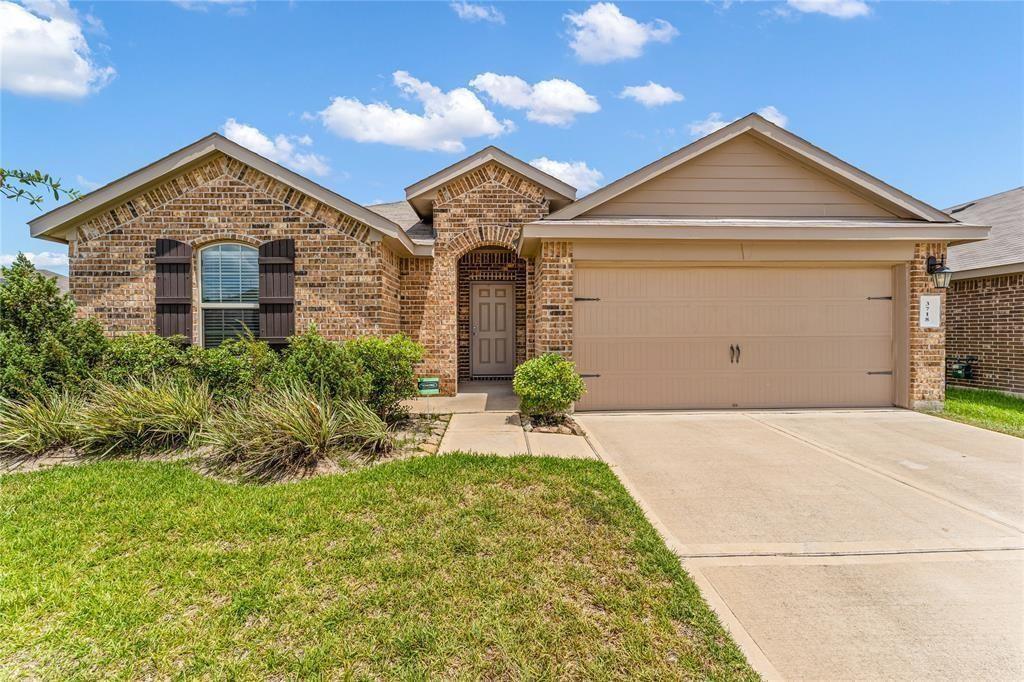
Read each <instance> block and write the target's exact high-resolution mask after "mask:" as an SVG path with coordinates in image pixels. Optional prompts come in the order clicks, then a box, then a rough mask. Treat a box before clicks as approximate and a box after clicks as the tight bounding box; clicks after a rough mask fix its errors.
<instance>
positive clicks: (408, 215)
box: [363, 201, 434, 239]
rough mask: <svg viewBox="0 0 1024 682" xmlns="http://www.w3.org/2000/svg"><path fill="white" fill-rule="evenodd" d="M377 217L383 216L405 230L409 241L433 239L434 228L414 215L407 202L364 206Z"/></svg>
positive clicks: (414, 212)
mask: <svg viewBox="0 0 1024 682" xmlns="http://www.w3.org/2000/svg"><path fill="white" fill-rule="evenodd" d="M363 208H368V209H369V210H371V211H373V212H374V213H376V214H377V215H380V216H383V217H385V218H387V219H388V220H390V221H391V222H393V223H397V224H398V226H399V227H401V228H402V229H403V230H405V233H406V234H407V235H409V238H410V239H433V238H434V226H433V225H432V224H430V223H425V222H423V221H422V220H420V217H419V216H418V215H416V211H414V210H413V208H412V206H411V205H410V204H409V202H408V201H393V202H391V203H388V204H370V205H368V206H364V207H363Z"/></svg>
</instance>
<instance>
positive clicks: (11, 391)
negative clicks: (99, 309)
mask: <svg viewBox="0 0 1024 682" xmlns="http://www.w3.org/2000/svg"><path fill="white" fill-rule="evenodd" d="M0 275H2V277H3V282H2V283H0V395H3V396H9V397H15V398H17V397H22V398H24V397H27V396H30V395H40V396H43V395H44V394H45V393H46V392H47V391H48V390H50V389H57V390H68V391H77V390H81V388H82V386H83V385H84V384H85V383H86V382H87V381H89V380H90V378H91V376H92V371H93V368H94V367H95V366H96V364H97V363H98V362H99V361H100V360H101V359H102V358H103V355H104V353H105V352H106V349H107V340H106V339H105V338H104V337H103V333H102V330H101V329H100V327H99V325H98V324H97V323H96V321H95V320H79V319H76V318H75V304H74V303H73V302H72V300H71V298H70V297H69V296H66V295H64V294H62V293H60V290H59V289H58V288H57V283H56V282H54V281H53V280H52V279H50V278H49V277H46V276H45V275H43V274H42V273H40V272H39V271H38V270H36V269H35V267H34V266H33V265H32V263H30V262H29V260H28V259H27V258H25V256H24V255H22V254H19V255H18V257H17V258H16V259H15V261H14V263H13V264H12V265H11V266H10V267H5V268H0Z"/></svg>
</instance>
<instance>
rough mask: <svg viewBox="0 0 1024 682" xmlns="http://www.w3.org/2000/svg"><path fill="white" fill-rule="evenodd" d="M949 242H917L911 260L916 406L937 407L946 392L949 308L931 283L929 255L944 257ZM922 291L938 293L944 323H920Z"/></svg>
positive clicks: (911, 394)
mask: <svg viewBox="0 0 1024 682" xmlns="http://www.w3.org/2000/svg"><path fill="white" fill-rule="evenodd" d="M945 255H946V245H945V244H944V243H941V242H936V243H931V242H922V243H919V244H916V245H915V246H914V258H913V260H911V262H910V263H909V264H908V267H907V274H908V279H909V301H908V306H907V311H908V320H907V324H908V325H909V334H908V342H909V348H910V354H909V360H910V371H909V382H910V386H909V389H910V390H909V397H910V406H911V407H917V408H929V407H936V406H938V405H940V404H941V403H942V401H943V400H944V399H945V394H946V324H947V320H948V318H949V310H948V308H947V307H946V302H945V294H944V292H943V291H942V290H941V289H936V288H935V287H934V285H933V284H932V278H931V275H929V274H928V256H935V257H936V258H939V259H942V258H944V257H945ZM923 294H938V295H939V296H940V297H941V298H940V302H939V304H940V310H941V311H942V313H941V322H942V324H941V326H939V327H938V328H935V329H922V328H921V325H920V302H921V296H922V295H923Z"/></svg>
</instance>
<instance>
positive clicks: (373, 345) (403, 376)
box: [346, 334, 423, 422]
mask: <svg viewBox="0 0 1024 682" xmlns="http://www.w3.org/2000/svg"><path fill="white" fill-rule="evenodd" d="M346 345H347V346H348V349H349V351H350V352H351V354H352V355H353V357H355V358H356V360H357V361H358V362H359V364H360V365H362V367H363V371H365V372H366V373H367V374H368V375H369V379H370V394H369V397H368V399H367V403H368V404H369V406H370V407H371V408H373V410H374V411H375V412H376V413H377V414H378V415H380V417H381V419H383V420H385V421H387V422H393V421H395V420H397V419H399V418H401V417H402V416H403V415H404V414H405V410H403V409H402V406H401V401H402V400H405V399H406V398H411V397H413V396H414V395H416V374H415V371H414V368H415V366H416V363H418V362H419V361H420V360H421V359H423V347H422V346H421V345H419V344H418V343H416V342H414V341H412V340H411V339H409V337H407V336H405V335H404V334H396V335H394V336H389V337H387V338H379V337H375V336H364V337H362V338H358V339H354V340H352V341H349V342H348V343H347V344H346Z"/></svg>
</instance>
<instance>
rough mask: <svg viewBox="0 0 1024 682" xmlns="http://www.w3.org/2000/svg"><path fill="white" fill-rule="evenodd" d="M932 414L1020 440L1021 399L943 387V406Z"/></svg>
mask: <svg viewBox="0 0 1024 682" xmlns="http://www.w3.org/2000/svg"><path fill="white" fill-rule="evenodd" d="M935 414H937V415H939V416H940V417H946V418H947V419H953V420H955V421H958V422H964V423H965V424H973V425H974V426H980V427H981V428H983V429H990V430H992V431H1001V432H1002V433H1008V434H1010V435H1011V436H1017V437H1018V438H1024V399H1022V398H1015V397H1013V396H1010V395H1006V394H1005V393H1000V392H999V391H977V390H974V389H965V388H952V387H950V388H947V389H946V404H945V406H944V407H943V409H942V411H941V412H936V413H935Z"/></svg>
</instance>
